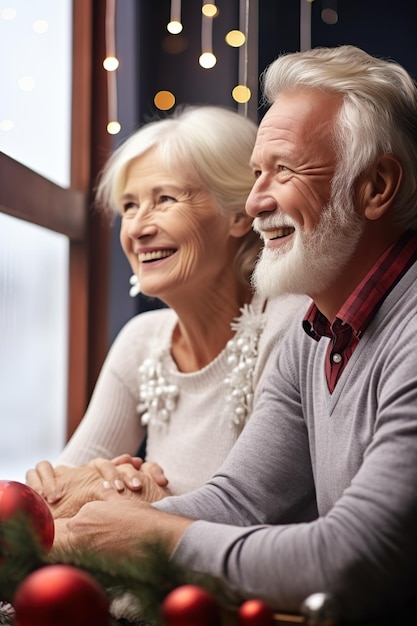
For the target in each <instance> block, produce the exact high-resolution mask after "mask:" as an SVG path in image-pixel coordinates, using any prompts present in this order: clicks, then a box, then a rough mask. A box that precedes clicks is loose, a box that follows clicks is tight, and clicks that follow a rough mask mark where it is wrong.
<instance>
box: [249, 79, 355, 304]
mask: <svg viewBox="0 0 417 626" xmlns="http://www.w3.org/2000/svg"><path fill="white" fill-rule="evenodd" d="M341 104H342V100H341V97H340V96H339V95H336V94H330V93H323V92H320V91H315V90H314V91H313V90H306V89H301V90H297V91H294V92H290V93H284V94H282V95H280V96H279V97H278V98H277V100H276V101H275V102H274V104H273V105H272V106H271V108H270V109H269V111H268V112H267V114H266V115H265V117H264V119H263V120H262V122H261V124H260V127H259V131H258V136H257V140H256V144H255V148H254V151H253V154H252V167H253V171H254V174H255V178H256V181H255V184H254V186H253V189H252V191H251V193H250V195H249V198H248V201H247V204H246V210H247V212H248V213H249V215H251V216H252V217H254V218H255V222H254V228H255V230H257V231H258V232H259V233H260V235H261V236H262V238H263V240H264V242H265V248H264V251H263V254H262V257H261V259H260V261H259V263H258V265H257V267H256V270H255V274H254V283H255V286H256V288H257V289H258V291H260V292H261V293H264V294H265V295H267V296H273V295H278V294H280V293H284V292H293V293H307V294H308V295H310V296H311V297H314V295H315V294H316V293H318V292H320V290H322V289H327V287H328V286H329V284H331V282H332V281H333V280H334V279H335V277H336V275H337V274H338V272H339V271H340V269H341V268H342V267H343V266H344V264H345V263H346V261H347V260H348V259H349V258H350V257H351V255H352V254H353V251H354V249H355V247H356V244H357V241H358V238H359V237H360V234H361V232H362V226H363V224H362V221H361V220H360V219H359V218H358V216H357V215H356V213H355V210H354V207H353V204H352V201H351V199H350V197H346V198H343V206H341V203H340V199H339V201H338V203H337V205H336V204H335V203H334V202H333V198H332V189H331V185H332V181H333V177H334V174H335V171H336V166H337V153H336V148H335V144H334V133H333V131H334V128H335V123H336V120H337V115H338V113H339V110H340V107H341Z"/></svg>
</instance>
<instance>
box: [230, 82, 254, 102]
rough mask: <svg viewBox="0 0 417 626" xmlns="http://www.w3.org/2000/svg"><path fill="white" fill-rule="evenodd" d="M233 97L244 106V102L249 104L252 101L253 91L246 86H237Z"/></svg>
mask: <svg viewBox="0 0 417 626" xmlns="http://www.w3.org/2000/svg"><path fill="white" fill-rule="evenodd" d="M232 97H233V100H236V102H239V103H240V104H243V103H244V102H248V100H250V97H251V91H250V89H249V87H246V85H236V87H235V88H234V89H233V91H232Z"/></svg>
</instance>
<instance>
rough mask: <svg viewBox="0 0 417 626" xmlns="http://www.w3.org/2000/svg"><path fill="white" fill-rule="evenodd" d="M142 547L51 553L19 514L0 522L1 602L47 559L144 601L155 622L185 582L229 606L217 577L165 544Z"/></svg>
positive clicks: (0, 619)
mask: <svg viewBox="0 0 417 626" xmlns="http://www.w3.org/2000/svg"><path fill="white" fill-rule="evenodd" d="M133 552H134V551H133ZM140 553H141V556H137V557H126V556H123V557H116V556H108V555H103V554H98V553H95V552H88V551H84V550H83V551H81V550H79V551H62V550H61V551H59V552H58V551H53V552H50V553H49V554H48V553H47V552H46V551H45V550H43V549H42V547H41V546H40V544H39V542H38V539H37V537H36V535H35V534H34V532H33V530H32V529H31V525H30V523H28V520H27V518H25V517H24V516H23V515H21V516H17V517H15V518H13V519H10V520H8V521H7V522H4V523H2V524H0V603H1V602H3V603H7V602H10V603H11V602H12V600H13V596H14V593H15V591H16V589H17V587H18V586H19V584H20V583H21V582H22V581H23V580H24V579H25V578H26V576H28V575H29V574H30V573H31V572H32V571H34V570H36V569H38V568H40V567H43V566H45V565H53V564H66V565H72V566H74V567H78V568H80V569H82V570H85V571H86V572H88V573H89V574H90V575H92V576H93V577H94V578H95V579H96V580H97V582H98V583H99V584H100V585H101V586H102V587H103V589H104V590H105V593H106V594H107V596H108V598H109V600H110V601H112V600H114V599H117V598H121V597H123V596H125V594H128V595H129V600H130V601H131V602H132V603H133V604H136V606H137V607H140V617H141V620H145V621H146V622H147V623H148V624H154V625H155V626H157V625H159V624H161V621H162V620H161V612H160V609H161V605H162V602H163V600H164V598H165V597H166V595H167V594H168V593H169V592H170V591H172V590H173V589H174V588H176V587H178V586H180V585H183V584H187V583H192V584H196V585H199V586H201V587H203V588H205V589H207V590H208V591H210V593H211V594H212V595H213V596H214V597H215V599H216V600H217V601H218V603H219V606H223V607H227V605H228V602H227V598H226V595H225V593H224V590H223V588H222V586H221V585H220V584H219V582H218V581H216V580H215V579H213V578H211V577H207V576H204V577H203V576H199V575H196V574H194V573H192V572H189V571H187V570H186V569H184V568H183V567H180V566H179V565H178V564H176V563H174V562H173V561H172V560H170V559H169V556H168V554H167V551H166V550H165V548H164V547H163V546H162V545H161V544H157V543H153V544H148V545H146V546H145V547H144V546H142V545H141V548H140ZM2 606H5V604H3V605H1V604H0V625H1V624H11V623H12V622H11V621H10V616H9V615H8V614H7V612H4V611H2ZM138 610H139V608H138Z"/></svg>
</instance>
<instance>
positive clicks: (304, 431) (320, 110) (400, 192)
mask: <svg viewBox="0 0 417 626" xmlns="http://www.w3.org/2000/svg"><path fill="white" fill-rule="evenodd" d="M264 89H265V95H266V97H267V99H268V100H269V102H270V104H271V106H270V108H269V110H268V112H267V113H266V115H265V117H264V118H263V120H262V122H261V124H260V127H259V131H258V136H257V141H256V145H255V148H254V152H253V156H252V165H253V171H254V174H255V183H254V186H253V190H252V192H251V195H250V196H249V199H248V203H247V211H248V213H249V214H250V215H252V216H254V217H255V218H256V219H255V228H256V229H257V230H258V231H259V233H260V235H261V236H262V238H263V239H264V241H265V249H264V252H263V254H262V258H261V259H260V261H259V263H258V266H257V268H256V271H255V275H254V284H255V286H256V288H257V289H258V290H259V291H260V292H262V293H264V294H266V295H268V296H274V295H277V294H280V293H286V292H291V293H305V294H308V295H309V296H310V297H311V298H312V299H313V304H312V305H311V307H310V308H309V310H308V311H307V312H306V313H305V315H304V317H303V319H301V318H300V319H295V320H294V323H293V325H292V326H291V328H290V329H289V332H288V334H287V336H286V337H285V338H284V340H283V343H282V344H281V346H280V349H279V351H278V352H277V355H276V360H275V363H274V366H273V367H272V368H271V370H270V372H269V377H268V379H267V381H266V383H265V386H264V389H263V392H262V395H261V398H260V401H259V402H258V404H257V406H256V408H255V411H254V415H253V417H252V418H251V420H250V422H249V424H248V425H247V427H246V428H245V430H244V432H243V434H242V435H241V438H240V439H239V441H238V442H237V444H236V445H235V447H234V449H233V450H232V452H231V454H230V455H229V457H228V459H227V461H226V463H225V464H224V465H223V467H222V468H221V469H220V470H219V471H218V473H217V474H216V475H215V476H214V477H213V478H212V479H211V480H210V481H209V482H208V483H207V484H206V485H205V486H203V487H202V488H201V489H199V490H197V491H195V492H193V493H191V494H187V495H184V496H180V497H176V498H175V497H172V498H166V499H164V500H162V501H161V502H158V503H156V504H154V505H152V506H149V505H143V506H141V505H138V504H137V503H134V502H130V501H126V502H124V503H123V502H122V503H120V505H119V506H118V507H117V509H115V508H114V507H112V506H109V504H108V503H106V502H101V503H100V502H99V503H91V504H87V505H86V506H85V507H83V508H82V509H81V510H80V512H79V513H78V514H77V515H76V516H75V517H74V518H72V519H71V520H69V521H67V522H61V524H60V525H58V529H57V545H58V546H59V545H70V546H73V547H75V546H77V547H79V546H83V545H89V546H90V547H95V548H97V549H100V550H103V549H111V550H112V551H115V550H118V551H120V552H122V553H123V552H128V551H129V550H130V549H131V546H132V544H134V543H135V542H136V543H137V542H138V541H139V540H140V539H142V538H143V539H144V540H146V541H148V540H149V539H153V538H155V539H162V540H164V541H165V542H166V544H167V546H168V548H169V549H170V550H171V551H172V554H173V558H175V559H177V560H178V561H179V562H180V563H182V564H184V565H185V566H187V567H189V568H191V569H193V570H196V571H199V572H205V573H209V574H212V575H215V576H218V577H220V578H221V579H223V580H224V583H225V585H228V587H229V588H230V589H231V590H233V591H234V592H235V593H236V596H237V597H238V598H241V599H242V598H248V597H258V598H262V599H264V600H265V601H266V602H268V603H269V604H270V605H271V606H273V607H274V608H277V609H280V610H286V611H294V610H297V609H298V607H299V605H300V603H301V601H302V600H303V599H304V598H305V597H306V596H308V595H309V594H310V593H312V592H315V591H324V590H326V591H329V592H331V593H333V594H334V595H335V596H336V598H337V600H338V602H339V606H340V608H341V611H342V616H343V617H344V618H345V619H350V620H360V619H368V618H373V617H378V616H381V615H384V614H385V613H386V612H387V611H389V610H395V609H399V608H403V607H404V606H406V605H407V604H408V603H410V601H411V599H412V598H413V596H414V586H415V580H416V573H417V532H416V523H417V366H416V353H417V320H416V311H417V281H416V277H417V262H416V261H417V233H416V231H417V196H416V190H417V91H416V87H415V85H414V83H413V81H412V80H411V78H410V77H409V75H408V74H407V72H406V71H405V70H404V69H403V68H401V67H400V66H399V65H397V64H396V63H393V62H388V61H382V60H379V59H376V58H373V57H371V56H369V55H368V54H366V53H365V52H363V51H361V50H359V49H357V48H354V47H351V46H341V47H339V48H335V49H315V50H311V51H307V52H301V53H295V54H289V55H284V56H282V57H280V58H278V59H277V60H276V61H275V62H274V63H272V65H271V66H270V67H269V68H268V70H267V72H266V74H265V77H264Z"/></svg>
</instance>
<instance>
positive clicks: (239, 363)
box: [224, 304, 266, 426]
mask: <svg viewBox="0 0 417 626" xmlns="http://www.w3.org/2000/svg"><path fill="white" fill-rule="evenodd" d="M240 310H241V316H240V317H239V318H238V319H237V320H236V321H235V322H233V323H232V324H231V327H232V330H235V331H236V335H235V337H234V338H233V339H231V340H230V341H229V342H228V343H227V346H226V351H227V354H228V357H227V362H228V364H229V366H230V374H229V375H228V376H226V378H225V381H224V382H225V384H226V385H227V386H228V387H229V388H230V392H229V395H228V396H227V402H228V403H229V404H230V405H231V411H232V424H233V425H235V426H243V424H244V423H245V421H246V420H247V418H248V416H249V414H250V412H251V411H252V406H253V396H254V388H253V374H254V370H255V365H256V359H257V356H258V343H259V338H260V336H261V333H262V330H263V329H264V327H265V322H266V316H265V314H264V313H258V314H256V313H254V311H253V309H252V307H251V305H250V304H245V305H244V307H243V308H242V309H240Z"/></svg>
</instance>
